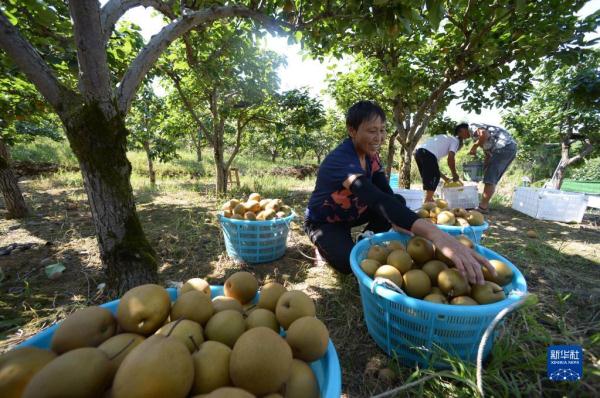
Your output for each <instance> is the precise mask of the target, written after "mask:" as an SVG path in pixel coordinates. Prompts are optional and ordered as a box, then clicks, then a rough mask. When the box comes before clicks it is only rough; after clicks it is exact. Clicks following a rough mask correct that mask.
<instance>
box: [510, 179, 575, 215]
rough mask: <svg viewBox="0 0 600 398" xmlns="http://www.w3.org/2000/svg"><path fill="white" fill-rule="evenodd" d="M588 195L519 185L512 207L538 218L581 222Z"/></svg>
mask: <svg viewBox="0 0 600 398" xmlns="http://www.w3.org/2000/svg"><path fill="white" fill-rule="evenodd" d="M586 207H587V197H586V196H585V195H584V194H582V193H576V192H564V191H559V190H557V189H547V188H531V187H517V188H516V189H515V192H514V194H513V199H512V208H513V209H515V210H517V211H520V212H521V213H525V214H527V215H528V216H531V217H533V218H537V219H538V220H549V221H560V222H577V223H579V222H581V220H582V219H583V214H584V213H585V208H586Z"/></svg>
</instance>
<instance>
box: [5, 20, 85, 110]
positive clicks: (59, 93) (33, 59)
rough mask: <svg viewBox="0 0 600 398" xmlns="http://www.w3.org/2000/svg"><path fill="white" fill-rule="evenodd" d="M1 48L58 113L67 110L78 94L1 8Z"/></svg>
mask: <svg viewBox="0 0 600 398" xmlns="http://www.w3.org/2000/svg"><path fill="white" fill-rule="evenodd" d="M0 48H2V49H3V50H4V51H5V52H6V54H8V56H9V57H10V59H11V60H12V62H14V63H15V65H17V67H18V68H19V69H20V70H21V71H22V72H23V73H24V74H25V76H27V79H29V81H30V82H32V83H33V84H34V85H35V87H36V88H37V89H38V90H39V92H40V93H41V94H42V95H43V96H44V98H45V99H46V101H48V103H49V104H50V105H52V107H53V108H54V109H55V110H56V112H57V113H58V114H61V113H64V112H65V111H66V102H67V100H70V99H73V98H74V97H75V96H76V94H75V93H74V92H72V91H70V90H69V89H68V88H66V87H65V86H63V85H62V84H61V83H60V82H59V81H58V79H57V78H56V76H55V75H54V72H53V71H52V69H51V68H50V67H49V66H48V64H46V63H45V62H44V60H43V59H42V57H41V56H40V54H39V53H38V52H37V51H36V50H35V49H34V48H33V46H32V45H31V44H30V43H29V42H28V41H27V40H25V39H24V38H23V36H21V34H20V33H19V30H18V29H17V28H16V27H15V26H14V25H13V24H12V23H10V21H9V20H8V18H6V15H4V13H3V12H2V10H1V9H0Z"/></svg>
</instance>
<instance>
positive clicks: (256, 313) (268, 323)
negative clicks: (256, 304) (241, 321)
mask: <svg viewBox="0 0 600 398" xmlns="http://www.w3.org/2000/svg"><path fill="white" fill-rule="evenodd" d="M259 326H264V327H267V328H269V329H271V330H273V331H274V332H277V333H279V330H280V327H279V323H278V322H277V318H276V317H275V314H274V313H273V312H272V311H269V310H266V309H264V308H257V309H255V310H253V311H252V312H251V313H250V315H248V318H246V329H252V328H256V327H259Z"/></svg>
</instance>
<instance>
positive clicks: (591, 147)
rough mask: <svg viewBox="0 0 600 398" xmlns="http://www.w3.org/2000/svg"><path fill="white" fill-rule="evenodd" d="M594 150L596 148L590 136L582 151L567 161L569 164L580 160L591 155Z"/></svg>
mask: <svg viewBox="0 0 600 398" xmlns="http://www.w3.org/2000/svg"><path fill="white" fill-rule="evenodd" d="M593 150H594V145H593V144H592V142H591V141H590V139H589V138H586V139H585V145H584V147H583V148H582V149H581V152H579V154H577V155H575V156H573V157H572V158H569V160H568V162H567V166H568V165H571V164H573V163H577V162H579V161H580V160H582V159H583V158H585V157H586V156H587V155H589V154H590V153H592V151H593Z"/></svg>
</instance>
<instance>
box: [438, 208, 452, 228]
mask: <svg viewBox="0 0 600 398" xmlns="http://www.w3.org/2000/svg"><path fill="white" fill-rule="evenodd" d="M455 221H456V218H455V217H454V213H452V212H451V211H442V212H441V213H440V214H438V216H437V223H438V224H439V225H454V222H455Z"/></svg>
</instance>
